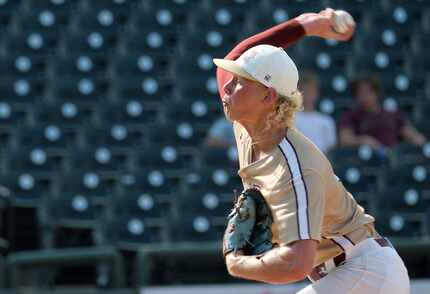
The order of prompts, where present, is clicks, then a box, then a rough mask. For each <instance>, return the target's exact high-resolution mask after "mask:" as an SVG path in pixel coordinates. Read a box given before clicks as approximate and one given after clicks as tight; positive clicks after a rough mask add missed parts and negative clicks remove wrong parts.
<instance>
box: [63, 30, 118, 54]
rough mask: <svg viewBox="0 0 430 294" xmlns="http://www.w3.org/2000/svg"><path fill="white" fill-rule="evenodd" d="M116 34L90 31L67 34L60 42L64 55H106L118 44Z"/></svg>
mask: <svg viewBox="0 0 430 294" xmlns="http://www.w3.org/2000/svg"><path fill="white" fill-rule="evenodd" d="M116 42H117V39H116V36H115V35H114V34H112V33H106V32H98V31H89V32H76V33H70V34H65V35H64V36H62V40H61V41H60V44H59V47H60V48H59V49H60V50H61V51H60V53H61V54H63V55H77V54H80V55H84V54H87V55H97V56H106V54H109V53H111V52H112V51H113V47H114V46H115V45H116Z"/></svg>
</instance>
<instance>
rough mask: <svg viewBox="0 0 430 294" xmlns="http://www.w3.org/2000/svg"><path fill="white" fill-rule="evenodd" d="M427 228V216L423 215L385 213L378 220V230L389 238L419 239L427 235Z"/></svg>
mask: <svg viewBox="0 0 430 294" xmlns="http://www.w3.org/2000/svg"><path fill="white" fill-rule="evenodd" d="M425 228H426V220H425V216H424V215H421V214H407V213H399V212H392V213H386V212H384V213H383V214H380V215H379V216H378V217H377V218H376V229H377V230H378V232H379V233H380V234H382V235H383V236H387V237H395V238H408V239H409V240H413V239H419V238H422V237H425V236H426V235H427V234H426V229H425Z"/></svg>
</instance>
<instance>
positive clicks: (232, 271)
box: [226, 255, 239, 278]
mask: <svg viewBox="0 0 430 294" xmlns="http://www.w3.org/2000/svg"><path fill="white" fill-rule="evenodd" d="M230 257H231V255H228V256H227V258H226V267H227V271H228V273H229V275H230V276H232V277H236V278H237V277H239V275H238V269H237V268H238V267H237V265H236V263H235V262H234V260H233V259H232V258H230Z"/></svg>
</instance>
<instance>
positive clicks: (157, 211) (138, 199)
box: [110, 190, 172, 221]
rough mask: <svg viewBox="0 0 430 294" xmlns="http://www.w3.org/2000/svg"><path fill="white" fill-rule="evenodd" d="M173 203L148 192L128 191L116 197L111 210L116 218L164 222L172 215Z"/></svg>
mask: <svg viewBox="0 0 430 294" xmlns="http://www.w3.org/2000/svg"><path fill="white" fill-rule="evenodd" d="M171 202H172V201H170V200H169V199H166V198H163V197H159V196H158V195H157V194H152V193H151V192H148V191H139V190H134V191H133V190H132V191H130V190H127V192H124V193H119V194H115V195H114V197H113V199H112V202H111V205H110V206H111V207H110V209H111V210H112V211H111V213H113V215H115V216H116V217H119V216H130V215H133V216H139V217H141V218H143V219H147V220H149V219H151V220H153V221H157V220H159V221H163V219H164V218H168V217H170V215H171V213H172V212H171Z"/></svg>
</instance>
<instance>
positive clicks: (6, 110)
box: [0, 101, 29, 127]
mask: <svg viewBox="0 0 430 294" xmlns="http://www.w3.org/2000/svg"><path fill="white" fill-rule="evenodd" d="M28 117H29V110H28V108H27V107H26V106H20V105H17V104H12V103H9V102H3V101H2V102H0V123H1V125H2V126H3V127H11V126H16V125H22V124H26V123H27V122H28Z"/></svg>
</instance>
